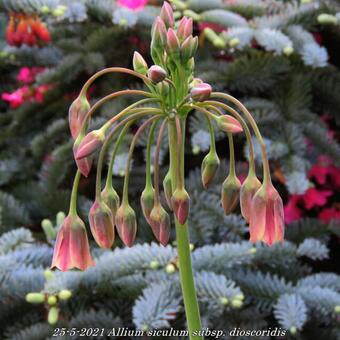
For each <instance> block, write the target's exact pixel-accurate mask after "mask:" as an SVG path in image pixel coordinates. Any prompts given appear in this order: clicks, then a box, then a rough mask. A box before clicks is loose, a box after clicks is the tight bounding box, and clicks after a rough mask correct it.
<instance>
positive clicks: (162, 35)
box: [151, 17, 167, 52]
mask: <svg viewBox="0 0 340 340" xmlns="http://www.w3.org/2000/svg"><path fill="white" fill-rule="evenodd" d="M166 34H167V33H166V27H165V24H164V21H163V20H162V19H161V18H160V17H157V18H156V20H155V21H154V23H153V26H152V30H151V36H152V40H151V49H152V50H155V51H157V52H162V51H163V48H164V47H165V45H166V40H167V36H166Z"/></svg>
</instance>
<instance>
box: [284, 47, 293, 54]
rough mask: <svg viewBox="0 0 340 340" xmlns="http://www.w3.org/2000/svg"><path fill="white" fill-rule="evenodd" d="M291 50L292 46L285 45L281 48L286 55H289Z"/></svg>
mask: <svg viewBox="0 0 340 340" xmlns="http://www.w3.org/2000/svg"><path fill="white" fill-rule="evenodd" d="M293 52H294V49H293V47H292V46H286V47H285V48H284V49H283V53H284V54H285V55H286V56H290V55H291V54H292V53H293Z"/></svg>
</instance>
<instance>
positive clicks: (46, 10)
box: [40, 5, 50, 14]
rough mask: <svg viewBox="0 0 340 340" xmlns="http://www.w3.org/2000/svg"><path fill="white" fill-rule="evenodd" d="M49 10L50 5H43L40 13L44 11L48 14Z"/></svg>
mask: <svg viewBox="0 0 340 340" xmlns="http://www.w3.org/2000/svg"><path fill="white" fill-rule="evenodd" d="M49 12H50V8H49V7H48V6H46V5H44V6H41V8H40V13H42V14H48V13H49Z"/></svg>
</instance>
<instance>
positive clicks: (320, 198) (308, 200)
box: [302, 188, 333, 210]
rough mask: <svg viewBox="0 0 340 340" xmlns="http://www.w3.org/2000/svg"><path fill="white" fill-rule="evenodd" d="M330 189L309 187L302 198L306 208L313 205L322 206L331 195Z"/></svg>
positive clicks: (310, 207)
mask: <svg viewBox="0 0 340 340" xmlns="http://www.w3.org/2000/svg"><path fill="white" fill-rule="evenodd" d="M332 193H333V192H332V191H330V190H318V189H316V188H309V189H308V190H307V191H306V192H305V193H304V195H303V196H302V199H303V201H304V203H305V207H306V209H308V210H309V209H312V208H314V207H315V206H319V207H322V206H323V205H325V204H326V203H327V198H328V197H329V196H331V195H332Z"/></svg>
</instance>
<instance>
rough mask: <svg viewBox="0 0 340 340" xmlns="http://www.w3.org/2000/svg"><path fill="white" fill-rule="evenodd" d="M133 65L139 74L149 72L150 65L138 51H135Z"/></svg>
mask: <svg viewBox="0 0 340 340" xmlns="http://www.w3.org/2000/svg"><path fill="white" fill-rule="evenodd" d="M132 64H133V69H134V70H135V71H136V72H138V73H141V74H146V72H147V71H148V64H147V63H146V61H145V60H144V58H143V57H142V56H141V54H140V53H138V52H137V51H135V53H134V54H133V60H132Z"/></svg>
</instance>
